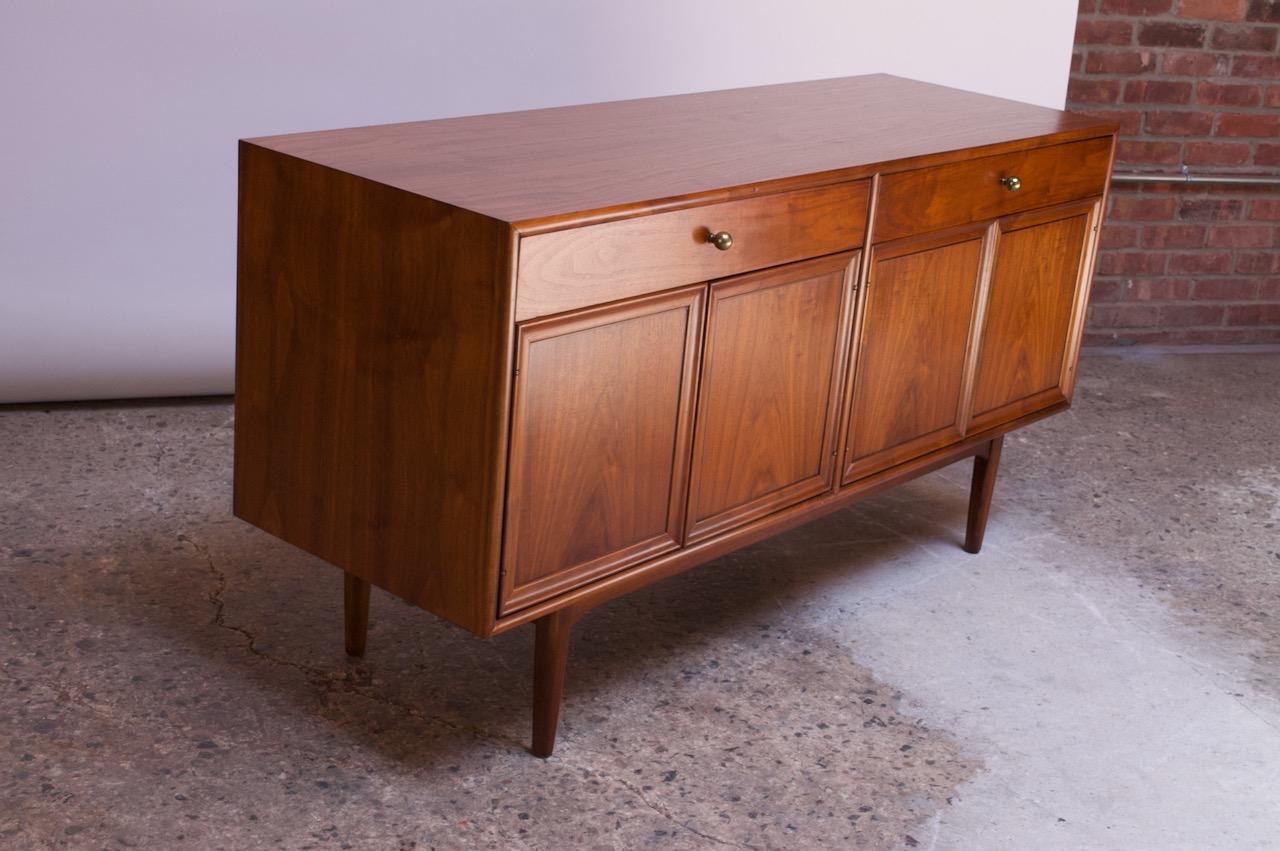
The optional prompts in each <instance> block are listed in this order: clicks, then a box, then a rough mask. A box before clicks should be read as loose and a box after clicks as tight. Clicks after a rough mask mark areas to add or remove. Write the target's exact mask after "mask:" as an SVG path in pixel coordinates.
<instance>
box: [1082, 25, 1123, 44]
mask: <svg viewBox="0 0 1280 851" xmlns="http://www.w3.org/2000/svg"><path fill="white" fill-rule="evenodd" d="M1132 42H1133V27H1132V26H1131V25H1129V24H1128V23H1126V22H1124V21H1088V20H1081V21H1077V22H1076V42H1075V43H1076V44H1131V43H1132Z"/></svg>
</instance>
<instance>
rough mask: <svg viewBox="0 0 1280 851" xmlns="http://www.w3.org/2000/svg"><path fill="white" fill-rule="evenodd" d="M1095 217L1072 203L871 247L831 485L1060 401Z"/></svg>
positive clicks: (1065, 394) (1066, 391) (1067, 380)
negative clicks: (839, 472)
mask: <svg viewBox="0 0 1280 851" xmlns="http://www.w3.org/2000/svg"><path fill="white" fill-rule="evenodd" d="M1097 208H1098V205H1097V202H1096V201H1093V200H1090V201H1086V202H1082V203H1073V204H1068V205H1063V206H1060V207H1054V208H1051V209H1047V210H1040V211H1035V212H1031V213H1023V214H1020V215H1014V216H1008V217H1005V218H1002V219H999V220H997V221H996V222H994V223H987V222H983V223H980V224H977V225H973V226H969V227H964V228H956V229H952V230H948V231H944V232H941V233H935V234H926V235H924V236H913V237H907V238H905V239H896V240H893V241H890V242H885V243H881V244H879V245H876V246H875V247H874V248H873V249H872V250H871V254H870V257H869V262H870V270H869V274H868V283H867V287H866V292H865V293H864V294H863V299H862V305H861V307H860V310H861V314H862V315H861V322H860V328H861V331H860V334H859V338H860V339H859V342H858V346H857V351H856V354H855V358H854V362H855V367H854V377H853V389H852V393H851V402H850V415H849V427H848V434H847V438H846V447H847V449H846V452H845V469H844V481H852V480H854V479H857V478H860V477H862V476H865V475H870V474H871V473H874V472H876V471H879V470H883V469H886V468H887V467H890V466H893V465H894V464H898V463H901V462H902V461H906V460H908V459H910V458H914V457H917V456H919V455H923V454H924V453H926V452H929V451H932V450H934V449H937V448H939V447H942V446H946V445H947V444H950V443H954V442H955V441H957V440H959V439H961V438H962V437H963V436H964V435H965V434H969V433H973V432H975V431H980V430H982V429H984V428H987V427H989V426H992V425H997V424H999V423H1002V422H1007V421H1009V420H1013V419H1016V418H1017V417H1019V416H1022V415H1023V414H1027V413H1030V412H1033V411H1036V410H1039V409H1041V408H1044V407H1047V406H1049V405H1052V404H1055V403H1057V402H1061V401H1064V400H1066V399H1067V398H1069V397H1070V394H1071V386H1072V383H1073V379H1074V370H1075V360H1074V353H1075V350H1076V346H1077V345H1078V338H1079V333H1080V326H1081V322H1082V319H1083V314H1084V307H1085V305H1084V298H1085V295H1086V294H1087V290H1088V287H1087V282H1086V280H1085V278H1086V276H1087V274H1088V269H1089V263H1088V258H1087V256H1086V255H1087V251H1088V247H1089V246H1090V245H1091V244H1092V242H1091V240H1090V239H1089V236H1090V233H1091V231H1092V229H1093V228H1094V226H1095V224H1096V217H1097ZM988 267H989V268H988Z"/></svg>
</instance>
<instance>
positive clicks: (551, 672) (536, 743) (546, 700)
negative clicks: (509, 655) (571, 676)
mask: <svg viewBox="0 0 1280 851" xmlns="http://www.w3.org/2000/svg"><path fill="white" fill-rule="evenodd" d="M582 614H583V613H582V611H580V610H579V609H577V608H575V607H573V606H566V607H565V608H563V609H557V610H556V611H554V612H552V613H551V614H549V615H544V616H542V617H541V618H538V620H537V621H535V622H534V625H535V627H536V629H537V633H536V635H535V639H534V649H533V747H532V748H530V750H531V751H532V752H533V755H534V756H539V757H543V758H546V757H549V756H551V752H552V751H554V750H555V749H556V727H557V726H558V725H559V722H560V700H561V697H562V696H563V694H564V676H565V669H566V668H567V667H568V664H569V633H570V632H571V631H572V630H573V624H574V622H575V621H577V620H578V618H579V617H581V616H582Z"/></svg>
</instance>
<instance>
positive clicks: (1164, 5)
mask: <svg viewBox="0 0 1280 851" xmlns="http://www.w3.org/2000/svg"><path fill="white" fill-rule="evenodd" d="M1172 9H1173V0H1102V3H1101V4H1100V5H1099V6H1098V11H1099V12H1101V13H1102V14H1104V15H1134V16H1141V15H1163V14H1164V13H1165V12H1168V11H1170V10H1172Z"/></svg>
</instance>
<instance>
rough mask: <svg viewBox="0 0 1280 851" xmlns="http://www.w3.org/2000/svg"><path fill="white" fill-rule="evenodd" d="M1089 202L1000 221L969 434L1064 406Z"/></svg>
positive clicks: (1089, 220) (1089, 228)
mask: <svg viewBox="0 0 1280 851" xmlns="http://www.w3.org/2000/svg"><path fill="white" fill-rule="evenodd" d="M1093 209H1094V203H1093V202H1089V203H1088V204H1085V205H1079V204H1076V205H1072V206H1070V207H1066V208H1062V207H1059V208H1056V209H1054V210H1049V211H1038V212H1036V213H1033V214H1027V215H1024V216H1017V217H1012V218H1009V219H1003V220H1001V222H1000V237H999V240H998V241H997V243H996V251H995V265H994V268H993V270H992V274H991V285H990V287H989V291H988V296H987V309H986V318H985V320H984V328H983V333H982V337H981V344H980V345H981V348H980V351H979V355H978V366H977V371H976V373H975V377H974V395H973V422H972V427H973V428H983V427H986V426H989V425H994V424H996V423H999V422H1005V421H1007V420H1011V419H1015V418H1017V417H1020V416H1022V415H1023V414H1027V413H1030V412H1031V411H1034V410H1038V409H1040V408H1043V407H1046V406H1048V405H1052V404H1055V403H1057V402H1061V401H1064V400H1065V399H1066V398H1067V396H1066V392H1065V389H1064V386H1065V383H1066V379H1067V369H1068V367H1069V365H1070V361H1071V358H1069V354H1074V352H1072V351H1070V350H1072V349H1073V348H1074V347H1073V345H1072V344H1073V342H1074V337H1075V335H1074V334H1073V331H1074V329H1075V327H1076V324H1077V323H1078V322H1079V320H1080V318H1081V316H1080V315H1079V314H1080V313H1081V312H1082V311H1083V309H1084V304H1083V301H1084V299H1083V298H1082V297H1081V296H1082V294H1083V290H1084V288H1085V281H1084V280H1083V279H1084V275H1083V274H1082V271H1083V270H1084V269H1085V262H1084V261H1085V253H1086V249H1087V246H1088V243H1089V239H1088V238H1089V236H1090V235H1091V233H1092V230H1093V217H1094V213H1093Z"/></svg>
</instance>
